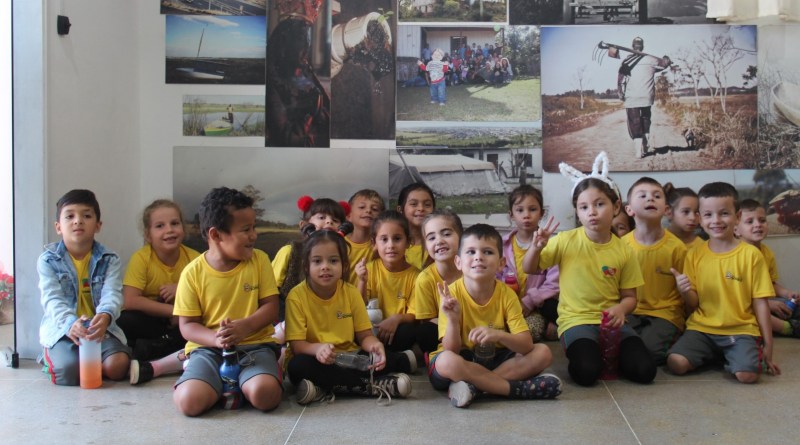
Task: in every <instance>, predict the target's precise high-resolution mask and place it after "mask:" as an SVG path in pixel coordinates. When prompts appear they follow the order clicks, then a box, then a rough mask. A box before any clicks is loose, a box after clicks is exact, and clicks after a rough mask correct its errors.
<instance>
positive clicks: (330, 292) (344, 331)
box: [286, 230, 416, 405]
mask: <svg viewBox="0 0 800 445" xmlns="http://www.w3.org/2000/svg"><path fill="white" fill-rule="evenodd" d="M347 250H348V248H347V243H346V241H345V240H344V238H342V236H340V235H339V234H337V233H335V232H333V231H329V230H322V231H317V232H314V233H313V234H312V235H311V236H310V237H309V238H308V239H307V240H306V242H305V244H304V246H303V269H304V272H305V276H306V279H305V280H304V281H303V282H302V283H300V284H299V285H297V286H296V287H295V288H294V289H292V291H291V292H290V293H289V298H288V299H287V301H286V340H287V341H288V342H289V345H290V349H291V354H290V357H289V359H288V366H287V368H288V375H289V379H290V380H291V381H292V384H294V386H295V387H296V388H297V402H298V403H299V404H301V405H305V404H308V403H311V402H314V401H318V400H322V399H324V398H325V397H326V395H327V394H328V393H330V392H335V393H337V394H361V395H381V394H382V393H383V392H387V393H388V394H389V395H390V396H399V397H406V396H407V395H409V394H410V393H411V379H410V378H409V377H408V375H406V374H404V373H406V372H413V371H414V370H413V369H412V367H411V365H412V361H411V360H412V359H413V354H412V355H411V356H410V357H409V355H408V354H403V353H397V352H391V351H390V352H388V353H387V352H386V351H385V350H384V347H383V344H382V343H381V342H380V340H378V339H377V338H375V336H374V335H372V325H371V323H370V321H369V317H368V316H367V310H366V307H365V306H364V301H363V299H362V298H361V295H360V294H359V293H358V289H356V288H355V286H353V285H351V284H350V283H347V282H346V281H344V277H345V276H347V273H348V272H349V271H348V269H349V268H350V262H349V261H348V258H347ZM346 353H357V354H361V355H363V356H371V364H370V365H369V369H370V370H372V371H375V372H376V376H375V378H374V379H370V371H367V370H357V369H350V368H347V367H345V366H343V365H342V364H341V362H339V364H337V356H338V355H340V354H345V355H346ZM409 353H410V351H409ZM340 358H344V357H340ZM413 363H414V364H416V361H414V362H413ZM395 372H398V373H395Z"/></svg>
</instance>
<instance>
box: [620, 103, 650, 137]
mask: <svg viewBox="0 0 800 445" xmlns="http://www.w3.org/2000/svg"><path fill="white" fill-rule="evenodd" d="M625 111H626V112H627V113H628V134H629V135H631V139H638V138H641V137H643V136H644V135H645V134H648V133H650V116H651V111H650V107H638V108H626V109H625Z"/></svg>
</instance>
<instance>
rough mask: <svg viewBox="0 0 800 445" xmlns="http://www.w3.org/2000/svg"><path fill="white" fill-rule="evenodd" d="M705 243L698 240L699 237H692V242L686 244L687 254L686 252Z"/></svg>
mask: <svg viewBox="0 0 800 445" xmlns="http://www.w3.org/2000/svg"><path fill="white" fill-rule="evenodd" d="M705 242H706V241H705V240H704V239H703V238H700V237H699V236H696V237H694V240H692V242H690V243H687V244H686V251H687V252H688V251H690V250H692V249H694V248H695V247H697V246H702V245H703V243H705Z"/></svg>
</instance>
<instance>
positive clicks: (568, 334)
mask: <svg viewBox="0 0 800 445" xmlns="http://www.w3.org/2000/svg"><path fill="white" fill-rule="evenodd" d="M621 332H622V335H621V336H620V341H622V340H625V339H626V338H628V337H638V336H639V335H638V334H637V333H636V331H634V330H633V328H631V327H630V325H628V324H627V323H626V324H624V325H622V330H621ZM581 338H588V339H590V340H592V341H594V342H595V343H599V338H600V325H599V324H581V325H578V326H574V327H571V328H569V329H567V330H566V331H564V333H563V334H561V347H563V348H564V350H565V351H566V350H567V348H569V345H571V344H572V343H574V342H575V340H578V339H581Z"/></svg>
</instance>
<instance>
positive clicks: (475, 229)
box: [458, 224, 503, 258]
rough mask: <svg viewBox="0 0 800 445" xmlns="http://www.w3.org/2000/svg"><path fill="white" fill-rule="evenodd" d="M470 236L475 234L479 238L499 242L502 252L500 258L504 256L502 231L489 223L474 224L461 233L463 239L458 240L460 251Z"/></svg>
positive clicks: (498, 249)
mask: <svg viewBox="0 0 800 445" xmlns="http://www.w3.org/2000/svg"><path fill="white" fill-rule="evenodd" d="M470 236H474V237H475V238H478V239H488V240H489V241H494V242H495V243H497V251H498V252H500V258H502V257H503V237H502V236H500V232H498V231H497V229H495V228H494V227H492V226H490V225H489V224H474V225H471V226H469V227H468V228H467V230H465V231H464V233H463V234H462V235H461V239H460V240H459V241H458V253H459V255H460V254H461V246H462V245H463V244H464V240H465V239H467V238H468V237H470Z"/></svg>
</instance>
